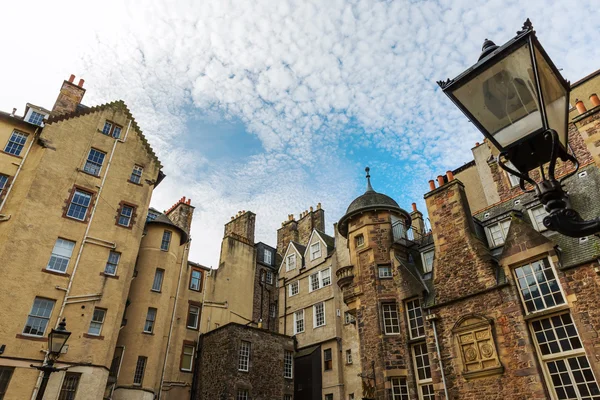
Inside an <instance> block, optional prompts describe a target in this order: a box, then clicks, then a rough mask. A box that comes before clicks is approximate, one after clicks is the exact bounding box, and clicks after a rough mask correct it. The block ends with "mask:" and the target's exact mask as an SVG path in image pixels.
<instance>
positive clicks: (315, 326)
mask: <svg viewBox="0 0 600 400" xmlns="http://www.w3.org/2000/svg"><path fill="white" fill-rule="evenodd" d="M318 306H322V308H323V311H322V314H323V323H322V324H321V325H317V307H318ZM325 325H327V321H326V319H325V302H324V301H321V302H319V303H317V304H315V305H313V329H316V328H320V327H322V326H325Z"/></svg>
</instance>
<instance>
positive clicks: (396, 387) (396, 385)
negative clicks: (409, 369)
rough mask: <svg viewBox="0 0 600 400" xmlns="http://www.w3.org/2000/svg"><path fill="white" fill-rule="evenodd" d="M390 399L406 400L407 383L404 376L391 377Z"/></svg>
mask: <svg viewBox="0 0 600 400" xmlns="http://www.w3.org/2000/svg"><path fill="white" fill-rule="evenodd" d="M391 384H392V385H391V386H392V399H393V400H408V399H409V397H408V385H407V384H406V378H392V379H391Z"/></svg>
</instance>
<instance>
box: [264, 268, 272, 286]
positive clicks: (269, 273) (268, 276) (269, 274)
mask: <svg viewBox="0 0 600 400" xmlns="http://www.w3.org/2000/svg"><path fill="white" fill-rule="evenodd" d="M265 279H266V281H267V283H268V284H269V285H272V284H273V271H269V270H267V271H266V273H265Z"/></svg>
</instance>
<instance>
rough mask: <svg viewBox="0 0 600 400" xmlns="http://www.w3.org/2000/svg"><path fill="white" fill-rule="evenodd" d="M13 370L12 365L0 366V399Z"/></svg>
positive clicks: (4, 392)
mask: <svg viewBox="0 0 600 400" xmlns="http://www.w3.org/2000/svg"><path fill="white" fill-rule="evenodd" d="M14 370H15V369H14V367H3V366H0V399H3V398H4V395H5V394H6V390H7V389H8V384H9V383H10V378H11V377H12V374H13V372H14Z"/></svg>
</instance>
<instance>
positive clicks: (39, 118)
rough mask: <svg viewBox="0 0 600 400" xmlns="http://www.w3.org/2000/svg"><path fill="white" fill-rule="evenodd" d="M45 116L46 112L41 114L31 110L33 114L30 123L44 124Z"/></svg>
mask: <svg viewBox="0 0 600 400" xmlns="http://www.w3.org/2000/svg"><path fill="white" fill-rule="evenodd" d="M44 118H46V116H45V115H44V114H41V113H39V112H35V111H31V114H30V115H29V123H30V124H33V125H38V126H42V123H43V122H44Z"/></svg>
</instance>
